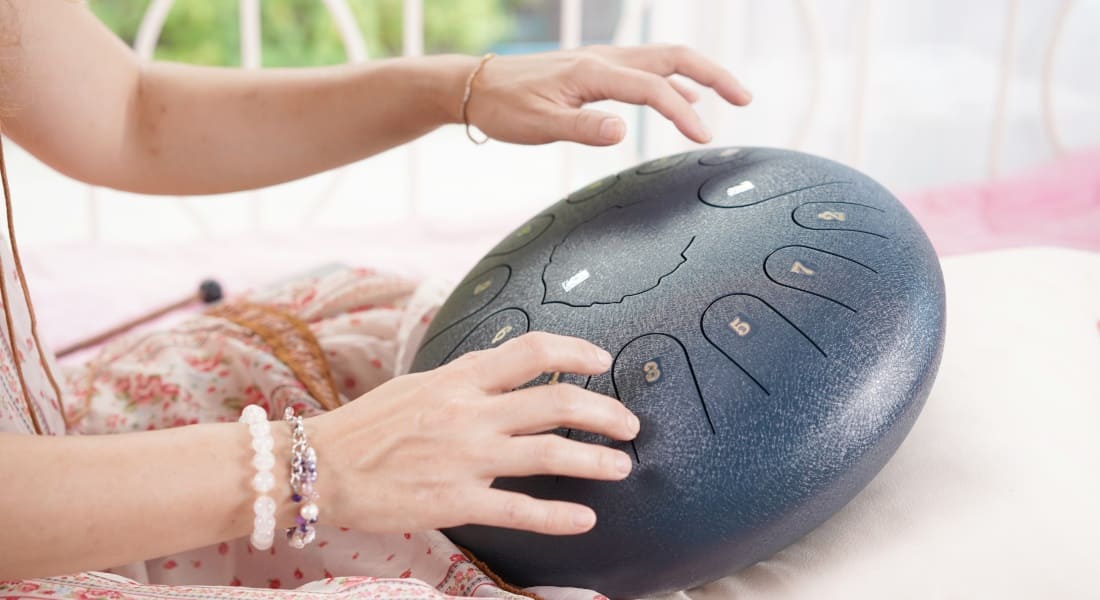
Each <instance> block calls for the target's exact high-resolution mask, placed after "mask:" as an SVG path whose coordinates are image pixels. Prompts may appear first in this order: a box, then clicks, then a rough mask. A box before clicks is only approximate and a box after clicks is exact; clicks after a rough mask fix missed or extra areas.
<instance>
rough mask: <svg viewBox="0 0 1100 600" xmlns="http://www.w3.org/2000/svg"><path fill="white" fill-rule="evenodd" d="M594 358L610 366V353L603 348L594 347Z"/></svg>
mask: <svg viewBox="0 0 1100 600" xmlns="http://www.w3.org/2000/svg"><path fill="white" fill-rule="evenodd" d="M596 360H598V361H600V364H601V365H603V366H605V367H610V366H611V353H610V352H608V351H607V350H604V349H603V348H596Z"/></svg>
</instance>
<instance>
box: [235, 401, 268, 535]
mask: <svg viewBox="0 0 1100 600" xmlns="http://www.w3.org/2000/svg"><path fill="white" fill-rule="evenodd" d="M240 422H241V423H246V424H248V431H249V433H251V434H252V450H253V451H254V452H255V453H254V454H253V456H252V466H253V467H255V468H256V474H255V475H254V476H253V477H252V489H253V490H255V491H256V494H257V496H256V501H255V502H253V503H252V513H253V520H252V538H251V542H252V547H253V548H255V549H257V550H267V549H268V548H270V547H271V545H272V544H273V543H274V541H275V499H274V498H272V497H271V496H269V495H267V493H268V492H270V491H271V490H272V489H273V488H274V487H275V475H273V474H272V473H271V469H272V468H274V467H275V454H274V452H273V449H274V448H275V438H273V437H272V436H271V423H270V422H269V421H268V420H267V412H266V411H264V409H263V408H261V407H259V406H258V405H256V404H249V405H248V406H246V407H244V410H243V411H241V418H240Z"/></svg>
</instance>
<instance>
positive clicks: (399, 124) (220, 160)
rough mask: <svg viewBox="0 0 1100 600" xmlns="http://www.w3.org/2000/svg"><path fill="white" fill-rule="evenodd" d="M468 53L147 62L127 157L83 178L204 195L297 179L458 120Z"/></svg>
mask: <svg viewBox="0 0 1100 600" xmlns="http://www.w3.org/2000/svg"><path fill="white" fill-rule="evenodd" d="M471 60H472V59H470V58H469V57H463V56H438V57H429V58H416V59H411V58H410V59H391V60H380V61H374V62H372V63H370V64H365V65H348V66H340V67H327V68H317V69H292V70H262V71H245V70H239V69H215V68H204V67H191V66H184V65H175V64H152V65H149V66H147V67H145V68H144V69H143V70H142V73H141V76H140V78H139V82H138V85H137V86H136V88H135V92H134V94H135V97H134V101H133V102H132V103H131V110H130V113H129V114H128V116H127V123H128V126H127V128H126V131H127V135H126V137H125V138H124V140H123V144H122V148H121V150H122V156H121V157H120V160H119V161H117V162H116V163H115V165H114V168H110V166H108V165H104V166H103V167H104V168H99V169H90V170H89V171H88V173H87V176H88V177H87V178H88V179H92V180H97V181H96V182H97V183H100V184H103V185H107V186H110V187H116V188H123V189H127V190H131V191H138V192H145V193H173V194H205V193H218V192H227V191H235V190H242V189H248V188H255V187H260V186H265V185H270V184H274V183H279V182H283V181H288V180H291V179H296V178H299V177H303V176H306V175H310V174H313V173H317V172H320V171H324V170H326V169H330V168H333V167H336V166H339V165H343V164H346V163H349V162H352V161H356V160H360V159H362V158H365V157H367V156H371V155H373V154H376V153H379V152H382V151H385V150H387V149H389V148H393V147H395V146H398V145H401V144H403V143H405V142H408V141H410V140H412V139H415V138H417V137H419V136H421V135H424V134H425V133H428V132H429V131H431V130H433V129H435V128H437V127H439V126H440V125H442V124H444V123H447V122H451V121H454V120H456V119H457V118H458V107H459V103H460V100H461V94H462V87H463V78H464V77H465V74H466V73H467V72H468V71H469V69H470V68H472V63H471Z"/></svg>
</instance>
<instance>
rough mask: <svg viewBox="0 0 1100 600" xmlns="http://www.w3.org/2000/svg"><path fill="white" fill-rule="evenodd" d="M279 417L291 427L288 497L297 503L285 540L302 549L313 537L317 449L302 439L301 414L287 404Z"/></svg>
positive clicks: (303, 433) (304, 432)
mask: <svg viewBox="0 0 1100 600" xmlns="http://www.w3.org/2000/svg"><path fill="white" fill-rule="evenodd" d="M283 418H285V419H286V421H287V422H288V423H290V427H291V459H290V489H291V492H292V493H291V499H292V500H294V502H296V503H298V504H300V505H301V506H300V507H299V508H298V515H297V516H295V517H294V522H295V525H294V526H293V527H289V528H287V530H286V538H287V543H288V544H289V545H290V547H291V548H297V549H299V550H300V549H302V548H304V547H305V546H306V544H309V543H310V542H312V541H313V539H314V538H316V537H317V529H316V528H315V527H314V524H315V523H317V517H318V515H319V514H320V508H318V506H317V498H318V495H317V492H316V490H314V489H313V484H314V482H316V481H317V453H316V452H315V451H314V450H313V447H312V446H310V445H309V440H307V439H306V429H305V424H304V422H303V420H302V417H300V416H296V415H295V414H294V409H293V408H290V407H287V409H286V412H284V413H283Z"/></svg>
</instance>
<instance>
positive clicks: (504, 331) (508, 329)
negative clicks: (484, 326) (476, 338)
mask: <svg viewBox="0 0 1100 600" xmlns="http://www.w3.org/2000/svg"><path fill="white" fill-rule="evenodd" d="M509 333H512V326H511V325H505V326H504V327H501V328H500V329H499V330H498V331H497V332H496V334H494V335H493V341H492V343H493V344H494V345H495V344H499V343H500V341H501V340H503V339H504V338H506V337H508V334H509Z"/></svg>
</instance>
